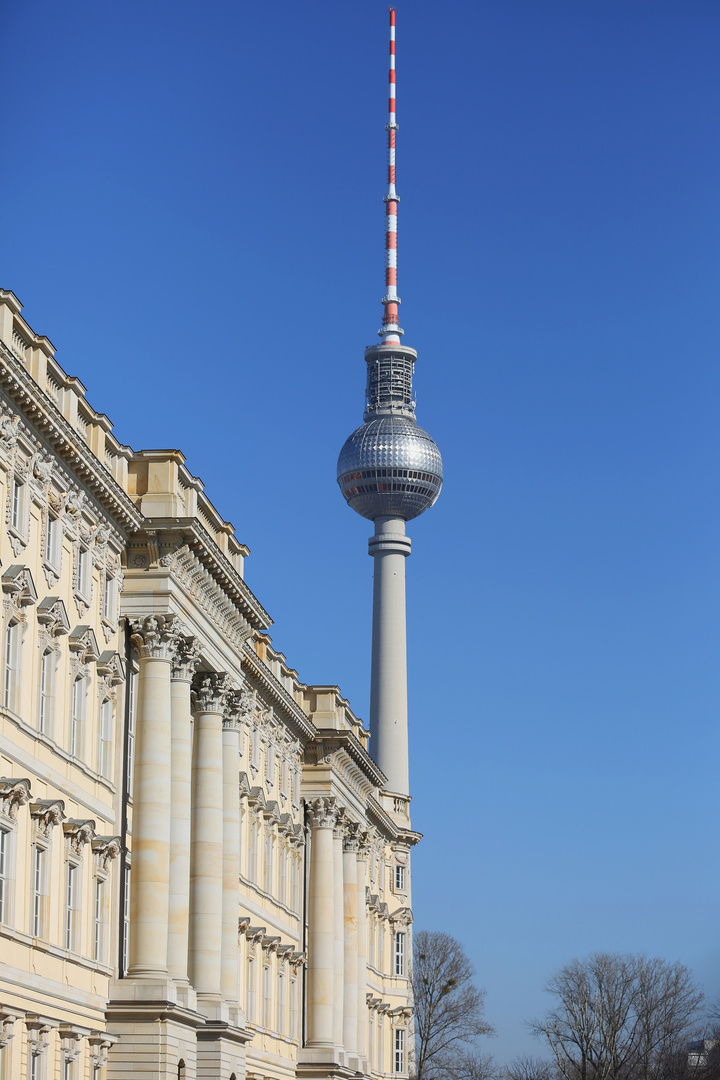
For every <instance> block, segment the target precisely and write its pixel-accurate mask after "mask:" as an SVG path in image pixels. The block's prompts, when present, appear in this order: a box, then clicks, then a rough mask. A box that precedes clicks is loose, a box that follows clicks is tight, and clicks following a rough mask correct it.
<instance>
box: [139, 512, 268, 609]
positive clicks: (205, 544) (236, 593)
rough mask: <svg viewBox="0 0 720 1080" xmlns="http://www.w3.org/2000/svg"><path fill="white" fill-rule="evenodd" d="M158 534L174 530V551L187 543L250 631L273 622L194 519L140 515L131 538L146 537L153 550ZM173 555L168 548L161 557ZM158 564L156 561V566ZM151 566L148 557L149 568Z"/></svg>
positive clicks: (203, 528) (166, 557)
mask: <svg viewBox="0 0 720 1080" xmlns="http://www.w3.org/2000/svg"><path fill="white" fill-rule="evenodd" d="M158 533H166V534H168V533H170V534H172V533H175V534H176V536H177V539H178V543H177V545H176V550H177V549H179V548H180V547H181V546H182V545H183V544H187V546H188V548H189V549H190V551H192V553H193V554H194V555H195V556H196V557H197V558H198V559H199V560H200V562H201V563H202V564H203V566H204V567H205V568H206V569H207V570H208V571H209V573H210V574H211V575H212V577H213V579H214V580H215V581H216V582H217V584H218V585H219V586H220V588H222V589H223V591H224V592H225V593H226V594H227V596H228V597H229V598H230V599H231V600H232V601H233V603H234V604H236V606H237V607H238V609H239V610H240V611H241V612H242V614H243V615H244V616H245V618H246V619H247V621H248V624H249V625H250V626H251V627H252V629H253V630H264V629H265V628H266V627H268V626H271V625H272V619H271V618H270V616H269V615H268V613H267V611H266V610H265V608H264V607H263V606H262V604H261V603H260V601H259V600H258V599H257V597H256V596H255V594H254V593H253V592H252V590H251V589H250V588H249V587H248V586H247V585H246V583H245V582H244V581H243V579H242V578H241V577H240V575H239V574H238V572H237V570H235V568H234V567H233V566H232V565H231V563H230V561H229V560H228V558H227V556H226V555H224V554H223V552H222V551H221V550H220V548H219V547H218V545H217V544H216V543H215V541H214V540H213V538H212V537H211V535H210V533H209V532H208V531H207V529H206V528H205V526H204V525H203V524H202V523H201V522H200V521H199V520H198V519H197V518H150V517H148V518H142V527H141V529H140V530H139V534H138V535H137V536H134V537H133V542H134V544H135V545H137V543H138V541H139V542H142V539H143V536H146V537H147V540H148V545H147V546H148V548H150V549H152V548H153V546H156V545H157V542H158V536H157V534H158ZM172 554H173V552H172V551H168V552H167V553H166V554H165V555H164V556H163V557H162V558H163V559H166V560H170V559H171V557H172ZM160 564H161V563H157V560H156V561H155V565H160ZM153 568H154V565H153V560H151V561H150V564H149V569H153Z"/></svg>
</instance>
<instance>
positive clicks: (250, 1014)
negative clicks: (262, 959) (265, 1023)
mask: <svg viewBox="0 0 720 1080" xmlns="http://www.w3.org/2000/svg"><path fill="white" fill-rule="evenodd" d="M247 1018H248V1020H249V1021H250V1022H251V1023H252V1024H254V1023H255V1021H256V1016H255V961H254V960H253V958H252V956H249V957H248V966H247Z"/></svg>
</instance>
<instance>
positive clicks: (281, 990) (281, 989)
mask: <svg viewBox="0 0 720 1080" xmlns="http://www.w3.org/2000/svg"><path fill="white" fill-rule="evenodd" d="M275 1011H276V1020H277V1024H276V1027H275V1030H276V1031H277V1033H278V1035H284V1034H285V976H284V975H283V973H282V971H278V977H277V1009H276V1010H275Z"/></svg>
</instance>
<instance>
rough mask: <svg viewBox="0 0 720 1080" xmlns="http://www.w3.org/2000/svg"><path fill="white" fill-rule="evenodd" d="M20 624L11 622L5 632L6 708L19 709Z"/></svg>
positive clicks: (14, 710) (4, 697)
mask: <svg viewBox="0 0 720 1080" xmlns="http://www.w3.org/2000/svg"><path fill="white" fill-rule="evenodd" d="M20 647H21V646H20V624H19V623H17V622H11V623H10V624H9V625H8V628H7V631H6V633H5V688H4V696H3V700H4V704H5V708H6V709H12V711H13V712H17V711H18V705H19V700H18V699H19V696H20Z"/></svg>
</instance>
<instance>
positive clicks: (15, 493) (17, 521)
mask: <svg viewBox="0 0 720 1080" xmlns="http://www.w3.org/2000/svg"><path fill="white" fill-rule="evenodd" d="M24 523H25V485H24V484H23V482H22V480H19V479H18V478H17V476H16V477H15V478H14V480H13V487H12V507H11V510H10V524H11V525H12V527H13V529H14V530H15V532H19V533H22V532H24V529H23V525H24Z"/></svg>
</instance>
